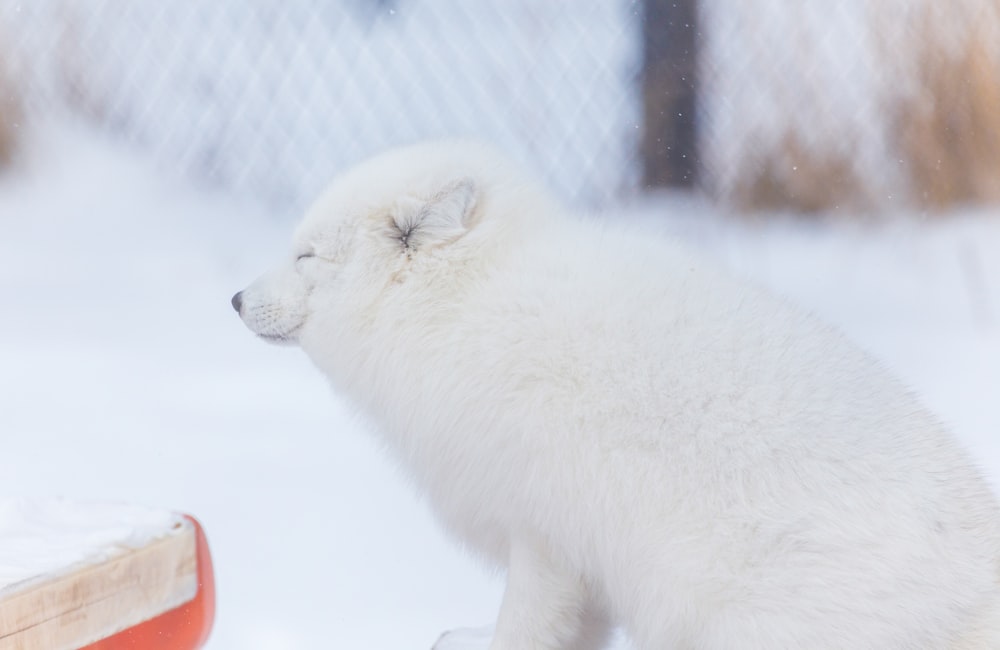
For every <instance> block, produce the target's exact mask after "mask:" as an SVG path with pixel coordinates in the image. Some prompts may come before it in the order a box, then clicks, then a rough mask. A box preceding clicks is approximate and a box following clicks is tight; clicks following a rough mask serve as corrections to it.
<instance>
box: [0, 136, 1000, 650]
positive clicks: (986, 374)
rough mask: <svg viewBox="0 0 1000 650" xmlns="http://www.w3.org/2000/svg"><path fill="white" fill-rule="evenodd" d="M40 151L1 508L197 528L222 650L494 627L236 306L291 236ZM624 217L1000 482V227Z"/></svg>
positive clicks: (90, 153)
mask: <svg viewBox="0 0 1000 650" xmlns="http://www.w3.org/2000/svg"><path fill="white" fill-rule="evenodd" d="M26 151H27V155H26V156H25V157H24V160H23V161H22V164H21V165H20V166H19V167H18V168H17V169H14V170H12V171H11V172H8V173H7V174H5V175H4V176H2V177H0V305H2V311H0V315H2V318H0V395H2V396H3V397H2V398H0V494H2V495H5V496H9V497H12V498H28V497H30V498H46V497H57V496H62V497H69V498H72V499H85V500H103V501H115V502H121V501H125V502H129V503H135V504H142V505H146V506H150V507H155V508H165V509H169V510H177V511H182V512H188V513H191V514H193V515H195V516H197V517H198V518H199V519H200V520H201V521H202V522H203V524H204V526H205V530H206V532H207V535H208V537H209V542H210V545H211V548H212V552H213V557H214V559H215V567H216V573H217V587H218V619H217V625H216V628H215V632H214V633H213V637H212V640H211V641H210V643H209V645H208V647H209V648H210V649H211V650H226V649H233V650H257V649H261V650H264V649H281V650H286V649H288V648H296V649H297V648H304V649H308V648H331V647H332V648H337V647H359V648H368V649H371V650H379V649H382V648H384V649H389V648H392V649H398V648H429V647H430V645H431V644H432V643H433V642H434V640H435V639H436V638H437V637H438V635H439V634H440V633H441V632H442V631H443V630H446V629H449V628H452V627H456V626H466V625H474V626H475V625H482V624H484V623H488V622H490V621H491V620H492V619H493V617H494V615H495V613H496V609H497V607H498V604H499V599H500V593H501V582H500V581H499V580H498V579H497V578H496V577H491V576H489V575H487V574H486V573H485V572H483V571H482V570H481V568H480V567H479V566H477V564H476V563H475V562H474V561H472V560H470V559H469V558H468V557H467V556H466V555H465V554H463V553H462V552H461V551H460V550H459V549H457V548H456V547H455V546H454V545H453V544H452V543H451V542H450V541H448V540H447V539H445V538H444V536H443V535H442V534H441V533H440V532H439V531H438V529H437V527H436V525H435V523H434V521H433V519H432V517H431V516H430V514H429V511H428V509H427V508H426V506H425V505H424V504H423V503H421V502H420V501H419V500H418V499H417V498H416V497H415V496H414V494H413V491H412V489H411V488H410V486H408V485H407V484H406V482H405V481H404V480H403V479H402V478H401V476H400V474H399V472H398V471H397V470H396V468H394V467H393V466H391V464H390V463H389V462H388V461H387V460H386V458H385V457H384V456H383V455H382V454H381V453H380V451H379V449H377V447H376V445H374V444H373V441H372V440H373V439H372V437H371V436H368V435H366V432H365V423H364V422H363V421H361V420H360V419H359V418H358V417H357V416H356V415H354V414H353V413H352V412H351V411H350V409H349V408H347V407H346V406H345V405H344V404H343V403H342V402H340V401H339V400H338V399H337V396H336V395H334V394H333V393H332V392H331V391H330V390H329V389H328V387H327V386H326V384H325V382H324V380H323V378H322V377H321V376H320V375H319V373H318V372H317V371H316V370H315V369H314V368H312V367H311V365H310V364H309V363H308V361H307V360H306V359H305V358H304V356H303V355H302V354H301V353H299V352H298V351H296V350H295V349H293V348H282V347H275V346H269V345H266V344H264V343H261V342H260V341H257V340H255V339H254V338H253V337H252V335H251V334H250V333H249V332H248V331H246V328H244V327H243V325H242V324H241V323H240V321H239V320H238V318H237V317H236V315H235V314H234V313H233V311H232V308H231V306H230V305H229V298H230V296H231V295H232V294H233V293H234V292H235V291H237V290H239V289H241V288H242V287H243V286H245V285H246V284H247V283H248V282H249V281H250V280H252V279H253V278H254V277H255V276H256V275H257V274H258V273H260V272H261V271H262V270H264V268H265V267H266V265H267V263H268V260H270V259H272V258H273V257H274V256H275V255H277V254H279V253H280V252H282V251H283V250H284V245H285V242H286V240H287V238H288V236H289V234H290V231H291V229H292V227H293V225H294V224H293V223H292V222H290V221H278V220H276V219H274V218H273V217H271V216H270V215H268V214H266V213H265V212H264V211H263V210H262V209H261V208H260V207H259V206H258V205H255V204H254V203H251V202H248V201H246V200H240V199H239V198H233V197H227V196H223V195H218V194H211V193H207V192H205V191H204V190H197V189H193V188H191V187H189V186H188V185H186V184H185V183H184V182H182V181H180V180H177V179H174V178H171V177H170V175H169V173H167V172H165V171H164V170H163V169H162V168H161V169H157V168H156V167H155V166H154V165H153V163H151V162H150V161H149V160H147V158H145V157H144V156H143V155H140V154H138V153H136V152H133V151H130V150H127V149H124V148H122V147H121V146H120V145H114V144H112V143H110V142H108V141H105V140H103V139H102V138H101V137H99V136H97V135H94V134H92V133H91V132H90V131H87V130H86V129H82V128H79V127H75V126H67V125H52V126H49V127H46V128H44V129H41V130H39V131H38V132H36V133H33V134H30V137H29V146H28V148H27V150H26ZM914 216H915V217H919V215H914ZM624 218H625V220H626V221H627V222H629V223H633V224H637V226H636V227H642V228H650V229H655V230H660V231H667V232H669V233H671V234H673V235H676V236H679V237H681V238H683V239H685V240H688V241H690V242H691V244H692V245H694V246H697V247H700V248H701V249H703V250H704V251H705V252H706V253H707V254H709V255H712V256H715V257H717V258H718V259H719V260H720V262H721V263H723V264H726V265H728V266H729V267H730V268H732V269H733V270H734V272H736V273H739V274H742V275H745V276H747V277H749V278H752V279H753V280H755V281H758V282H761V283H764V284H766V285H768V286H771V287H773V288H774V289H775V290H776V291H779V292H781V293H783V294H785V295H787V296H789V297H790V298H791V299H793V300H795V301H797V302H800V303H802V304H804V305H806V306H807V307H809V308H811V309H814V310H815V311H817V312H818V313H820V314H821V315H822V316H823V317H825V318H827V319H828V320H830V321H832V322H833V323H835V324H837V325H839V326H841V327H843V328H844V329H845V330H846V331H847V332H848V333H849V334H850V335H851V336H852V337H854V338H855V339H857V340H858V341H859V342H860V343H861V344H862V345H864V346H865V347H867V348H869V349H870V350H872V351H873V352H874V353H875V354H876V355H878V356H879V357H880V358H881V359H883V360H884V362H885V363H887V364H888V365H890V366H892V367H893V368H895V369H896V371H897V372H898V373H899V374H901V375H902V376H903V377H904V378H905V379H906V380H907V381H908V382H910V383H911V384H912V385H913V387H914V388H915V389H916V390H918V391H919V392H920V393H922V394H923V395H925V397H926V399H927V401H928V403H929V404H930V405H931V406H932V407H933V408H934V409H935V410H936V411H937V412H938V413H940V414H941V416H942V417H943V418H944V419H946V420H947V421H949V422H950V423H951V424H952V425H953V426H954V429H955V431H956V432H957V433H958V435H959V436H960V437H961V439H962V440H963V441H964V442H965V444H967V445H968V446H969V447H970V448H971V449H972V450H973V452H974V454H975V456H976V458H977V460H978V462H980V463H981V464H982V465H983V466H984V467H985V468H987V470H988V471H989V472H990V474H991V476H993V477H1000V442H998V441H1000V436H998V435H997V434H998V433H1000V400H997V399H996V396H997V395H1000V280H998V278H1000V259H998V258H997V256H995V255H991V254H990V253H991V251H995V250H997V249H998V248H1000V215H998V214H997V213H996V212H992V213H990V212H976V211H971V210H970V211H967V212H966V213H963V214H961V215H956V216H955V217H954V218H950V219H939V220H934V221H931V220H927V219H921V218H910V219H900V220H897V221H889V222H882V223H864V222H856V223H846V224H845V223H843V222H838V223H834V222H831V223H822V222H820V223H817V222H806V221H800V220H796V219H794V218H793V217H791V216H783V217H779V218H776V219H774V220H769V221H766V222H764V221H758V222H748V221H746V220H740V219H736V218H734V217H732V216H727V215H723V214H717V213H715V212H713V211H711V210H709V209H707V208H706V207H705V206H703V205H701V204H699V203H697V202H693V203H692V202H689V201H683V200H679V199H677V198H675V197H669V196H667V197H653V198H651V199H650V200H649V201H648V202H647V203H646V204H644V205H641V206H637V207H635V208H633V209H630V210H629V211H628V215H627V216H626V217H624Z"/></svg>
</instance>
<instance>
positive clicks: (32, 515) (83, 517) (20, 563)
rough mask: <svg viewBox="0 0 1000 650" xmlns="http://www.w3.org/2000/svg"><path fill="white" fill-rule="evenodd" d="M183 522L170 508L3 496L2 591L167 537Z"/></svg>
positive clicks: (0, 509) (0, 528)
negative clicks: (26, 581)
mask: <svg viewBox="0 0 1000 650" xmlns="http://www.w3.org/2000/svg"><path fill="white" fill-rule="evenodd" d="M183 521H184V520H183V519H182V518H181V517H180V515H178V514H176V513H173V512H171V511H169V510H162V509H155V508H144V507H140V506H134V505H126V504H120V503H86V502H78V501H71V500H67V499H55V498H47V499H38V498H35V499H30V498H25V497H21V498H12V497H0V593H2V592H3V591H4V590H5V589H7V588H9V587H11V586H13V585H16V584H18V583H21V582H24V581H25V580H30V579H32V578H37V577H40V576H44V575H47V574H52V573H57V572H60V571H64V570H66V569H67V568H68V567H70V566H73V565H75V564H81V563H88V564H89V563H93V562H100V561H103V560H106V559H109V558H112V557H114V556H116V555H118V554H119V553H121V552H123V551H125V550H128V549H132V548H140V547H142V546H145V545H146V544H148V543H149V542H151V541H153V540H155V539H161V538H164V537H168V536H170V535H171V534H174V533H176V532H177V531H180V530H183V527H182V526H181V523H182V522H183Z"/></svg>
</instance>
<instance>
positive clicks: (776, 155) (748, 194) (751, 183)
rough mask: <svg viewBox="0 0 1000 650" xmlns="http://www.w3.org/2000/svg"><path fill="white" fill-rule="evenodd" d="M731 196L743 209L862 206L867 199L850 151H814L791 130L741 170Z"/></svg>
mask: <svg viewBox="0 0 1000 650" xmlns="http://www.w3.org/2000/svg"><path fill="white" fill-rule="evenodd" d="M731 198H732V200H733V201H734V202H735V204H736V205H738V206H740V207H741V208H743V209H747V210H754V211H755V210H792V211H795V212H800V213H817V212H830V211H835V210H838V209H843V208H853V209H863V208H867V207H869V205H870V203H871V201H870V197H869V191H868V188H867V186H866V184H865V183H864V182H863V180H862V179H861V178H859V176H858V173H857V171H856V169H855V167H854V162H853V159H852V158H851V156H850V155H849V154H847V153H832V152H822V151H817V150H816V148H815V147H808V146H805V145H803V144H802V143H801V141H800V139H799V138H798V137H796V136H795V135H794V134H789V135H786V136H785V138H784V139H783V140H782V141H781V144H780V145H779V146H778V147H776V148H774V149H772V150H770V151H768V152H767V153H766V154H764V155H761V156H760V157H759V158H758V159H757V160H756V161H755V164H754V165H753V169H750V170H747V171H746V172H744V174H743V175H742V177H741V178H740V180H739V181H738V182H737V184H736V186H735V188H734V189H733V192H732V196H731Z"/></svg>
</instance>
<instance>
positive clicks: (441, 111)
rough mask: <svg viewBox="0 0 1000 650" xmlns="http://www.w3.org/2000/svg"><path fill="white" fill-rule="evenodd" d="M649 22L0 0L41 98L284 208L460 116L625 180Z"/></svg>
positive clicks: (533, 13)
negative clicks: (643, 30) (642, 26)
mask: <svg viewBox="0 0 1000 650" xmlns="http://www.w3.org/2000/svg"><path fill="white" fill-rule="evenodd" d="M637 25H638V21H637V18H636V9H635V7H633V3H631V2H627V1H623V0H585V1H572V2H571V1H570V0H542V1H539V0H481V1H478V2H475V3H470V2H462V1H461V0H381V1H379V0H281V1H278V0H214V1H212V2H206V1H204V0H171V1H170V2H161V1H159V0H92V1H89V2H77V1H75V0H25V1H23V2H14V1H12V0H0V34H2V36H3V40H2V43H3V44H4V45H3V46H4V47H5V48H6V49H5V51H4V52H3V53H2V54H3V55H4V56H6V57H7V60H8V68H9V71H10V74H11V76H12V77H13V78H14V79H15V80H16V85H17V86H18V87H19V92H22V93H23V94H24V96H25V99H26V109H25V112H26V113H27V117H28V118H31V117H33V116H38V115H42V114H47V113H52V112H54V111H66V110H69V111H74V112H83V113H85V114H86V115H88V116H89V118H90V119H92V120H93V121H96V122H97V123H99V124H100V125H102V126H103V127H106V128H107V129H108V130H110V131H112V132H114V133H117V134H121V135H122V136H124V137H126V138H128V139H130V140H134V141H136V142H138V143H140V144H141V145H143V146H144V147H147V148H149V149H152V150H153V151H155V152H156V153H157V155H158V156H159V158H160V160H161V161H163V162H164V163H165V164H168V165H170V166H172V167H176V168H179V169H181V170H184V171H185V172H188V173H189V174H190V175H192V176H193V177H195V178H197V179H199V180H201V181H204V182H206V183H209V184H213V185H221V186H224V187H227V188H230V189H232V190H235V191H237V192H246V193H250V194H251V195H253V196H257V197H261V198H263V199H265V200H269V201H272V202H274V203H275V204H276V205H279V206H287V209H288V210H289V211H293V210H298V209H299V208H301V207H302V205H303V204H304V203H305V202H307V201H308V200H309V199H310V198H311V197H312V196H314V195H315V194H316V193H317V192H318V191H319V190H320V189H321V188H322V187H323V186H324V185H325V184H326V183H327V182H328V180H329V179H330V178H331V176H333V175H334V174H336V173H337V172H338V171H339V170H341V169H343V168H344V167H346V166H349V165H351V164H353V163H355V162H357V161H359V160H360V159H363V158H364V157H366V156H368V155H370V154H372V153H374V152H376V151H379V150H381V149H384V148H387V147H390V146H395V145H399V144H404V143H408V142H413V141H417V140H421V139H427V138H439V137H453V136H459V137H462V136H471V137H479V138H485V139H487V140H489V141H491V142H494V143H495V144H497V145H498V146H499V147H501V148H502V149H504V150H506V151H508V152H509V153H510V154H511V155H513V156H514V157H515V158H519V159H520V160H521V161H522V162H524V163H525V164H527V165H529V167H531V168H533V169H535V170H536V171H537V172H538V173H539V174H540V175H541V176H542V177H543V178H544V180H545V181H546V182H547V183H548V184H549V185H550V186H552V187H554V188H555V189H556V191H557V192H559V193H560V194H561V195H562V196H563V197H564V198H567V199H569V200H570V201H571V202H573V203H575V204H577V205H585V206H592V207H593V206H600V205H602V204H606V203H608V202H611V201H613V200H616V199H617V198H620V197H621V196H622V195H623V194H627V193H628V192H630V191H631V190H633V189H634V187H635V185H636V178H637V172H636V161H635V156H634V151H635V144H634V143H635V140H636V139H637V138H638V131H637V128H636V125H637V124H638V122H639V117H638V112H639V107H638V96H637V92H636V89H635V79H636V75H637V69H636V68H637V65H638V61H639V55H638V52H639V48H640V47H641V42H640V40H639V39H638V38H637V36H636V30H637Z"/></svg>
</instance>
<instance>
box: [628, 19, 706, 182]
mask: <svg viewBox="0 0 1000 650" xmlns="http://www.w3.org/2000/svg"><path fill="white" fill-rule="evenodd" d="M697 2H698V0H643V12H644V13H643V22H642V36H643V61H642V100H643V136H642V144H641V147H640V148H641V156H642V166H643V185H644V186H645V187H655V186H674V187H678V186H680V187H690V186H693V185H694V184H695V183H696V182H697V180H698V178H697V177H698V150H697V128H698V120H697V114H696V108H697V95H696V93H697V81H698V79H697V72H698V40H699V30H698V6H697Z"/></svg>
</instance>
